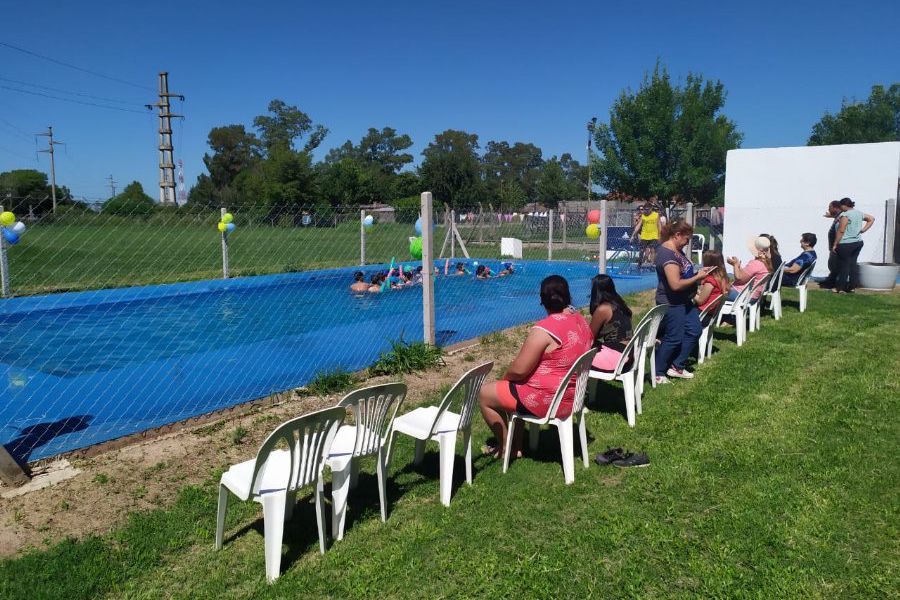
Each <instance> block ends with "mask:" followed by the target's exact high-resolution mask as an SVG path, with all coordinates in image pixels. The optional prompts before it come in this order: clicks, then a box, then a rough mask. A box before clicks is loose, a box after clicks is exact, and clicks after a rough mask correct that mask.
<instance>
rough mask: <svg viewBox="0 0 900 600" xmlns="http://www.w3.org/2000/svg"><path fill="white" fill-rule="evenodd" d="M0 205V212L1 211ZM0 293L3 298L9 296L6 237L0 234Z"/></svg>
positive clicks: (0, 206)
mask: <svg viewBox="0 0 900 600" xmlns="http://www.w3.org/2000/svg"><path fill="white" fill-rule="evenodd" d="M3 210H4V209H3V206H2V205H0V212H3ZM0 294H2V296H3V297H4V298H6V297H8V296H9V261H8V259H7V258H6V238H5V237H3V236H2V235H0Z"/></svg>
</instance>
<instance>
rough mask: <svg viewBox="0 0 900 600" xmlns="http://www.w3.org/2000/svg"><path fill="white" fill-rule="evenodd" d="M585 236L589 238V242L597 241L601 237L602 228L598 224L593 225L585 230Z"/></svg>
mask: <svg viewBox="0 0 900 600" xmlns="http://www.w3.org/2000/svg"><path fill="white" fill-rule="evenodd" d="M584 235H586V236H588V239H589V240H596V239H597V238H598V237H600V227H599V226H598V225H597V224H596V223H591V224H590V225H588V226H587V228H585V230H584Z"/></svg>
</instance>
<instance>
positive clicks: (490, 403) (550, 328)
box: [480, 275, 593, 457]
mask: <svg viewBox="0 0 900 600" xmlns="http://www.w3.org/2000/svg"><path fill="white" fill-rule="evenodd" d="M571 303H572V297H571V295H570V293H569V283H568V282H567V281H566V280H565V278H563V277H560V276H559V275H551V276H549V277H547V278H546V279H544V280H543V281H542V282H541V305H542V306H543V307H544V308H545V309H546V310H547V316H546V317H545V318H543V319H541V320H540V321H538V322H537V323H535V325H534V327H532V328H531V331H530V332H528V338H526V340H525V343H524V344H523V345H522V349H521V350H519V354H518V356H516V359H515V360H514V361H513V363H512V364H511V365H510V366H509V369H507V371H506V375H504V376H503V378H502V379H500V380H499V381H497V382H495V383H489V384H486V385H484V386H482V388H481V396H480V404H481V415H482V416H483V417H484V420H485V422H486V423H487V424H488V427H490V429H491V431H492V432H493V433H494V439H495V440H496V445H495V446H487V447H486V448H485V452H486V453H489V454H493V455H494V456H497V457H499V455H500V448H501V447H502V445H503V441H504V440H505V439H506V435H507V431H506V423H507V420H508V419H507V415H508V414H509V413H512V412H515V411H518V412H523V413H529V414H532V415H535V416H537V417H544V416H546V414H547V410H549V408H550V403H551V402H552V400H553V395H554V394H555V393H556V390H557V388H558V387H559V384H560V382H562V379H563V377H565V376H566V373H568V371H569V369H571V368H572V365H573V364H575V361H576V360H578V357H580V356H581V355H582V354H584V353H585V352H587V351H588V350H589V349H590V348H591V343H592V341H593V336H592V335H591V329H590V327H588V324H587V321H585V320H584V317H583V316H581V314H580V313H577V312H574V311H572V310H570V309H569V305H570V304H571ZM574 399H575V380H574V379H573V380H572V381H570V382H569V386H568V388H567V389H566V393H565V395H564V396H563V400H562V403H561V404H560V406H559V410H558V411H557V415H558V416H559V417H566V416H568V415H569V414H570V413H571V412H572V403H573V401H574ZM520 423H521V421H520ZM521 448H522V436H521V435H516V436H515V438H514V439H513V449H514V451H515V453H516V455H519V454H521Z"/></svg>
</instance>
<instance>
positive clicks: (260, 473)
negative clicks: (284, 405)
mask: <svg viewBox="0 0 900 600" xmlns="http://www.w3.org/2000/svg"><path fill="white" fill-rule="evenodd" d="M345 414H346V411H345V410H344V409H343V408H340V407H335V408H327V409H325V410H320V411H316V412H313V413H310V414H308V415H304V416H302V417H297V418H296V419H291V420H290V421H287V422H286V423H283V424H281V425H279V426H278V428H277V429H275V431H273V432H272V433H271V434H269V437H267V438H266V440H265V441H264V442H263V443H262V446H260V448H259V452H257V454H256V458H254V459H253V460H248V461H244V462H242V463H239V464H236V465H233V466H232V467H231V468H230V469H228V470H227V471H226V472H225V473H223V474H222V479H221V481H220V482H219V509H218V512H217V514H216V550H219V549H221V548H222V537H223V534H224V530H225V511H226V510H227V509H228V493H229V492H231V493H232V494H234V495H235V496H237V497H238V498H240V499H241V500H244V501H246V500H253V501H255V502H259V503H260V504H262V507H263V528H264V536H265V553H266V579H267V580H268V581H269V582H272V581H274V580H275V579H277V578H278V575H279V574H280V572H281V540H282V537H283V535H284V521H285V520H287V519H290V518H291V515H292V514H293V510H294V504H295V503H296V501H297V490H298V489H300V488H302V487H303V486H305V485H308V484H315V486H316V489H315V498H316V524H317V525H318V530H319V551H320V552H322V554H324V553H325V539H326V536H327V535H328V534H327V532H326V530H325V514H324V506H325V491H324V484H323V481H322V470H323V467H324V466H325V453H326V451H327V449H328V448H329V447H330V446H331V441H332V440H333V439H334V436H335V434H336V433H337V430H338V426H339V425H340V424H341V421H343V420H344V416H345ZM280 442H284V443H285V444H286V445H287V448H288V449H287V450H282V449H276V446H277V445H278V444H279V443H280Z"/></svg>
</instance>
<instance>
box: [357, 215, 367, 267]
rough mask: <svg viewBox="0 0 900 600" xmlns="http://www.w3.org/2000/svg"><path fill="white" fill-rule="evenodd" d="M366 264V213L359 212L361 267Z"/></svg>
mask: <svg viewBox="0 0 900 600" xmlns="http://www.w3.org/2000/svg"><path fill="white" fill-rule="evenodd" d="M365 264H366V211H365V209H360V211H359V266H361V267H362V266H364V265H365Z"/></svg>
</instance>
